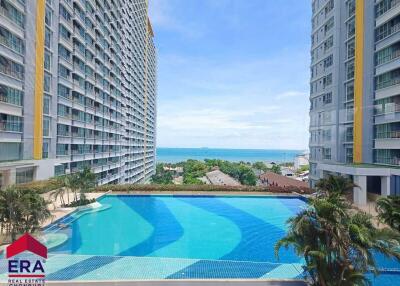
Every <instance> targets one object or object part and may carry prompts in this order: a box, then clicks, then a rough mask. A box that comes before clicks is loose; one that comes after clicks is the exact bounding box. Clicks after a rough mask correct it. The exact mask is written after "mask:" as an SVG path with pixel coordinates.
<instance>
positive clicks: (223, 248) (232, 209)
mask: <svg viewBox="0 0 400 286" xmlns="http://www.w3.org/2000/svg"><path fill="white" fill-rule="evenodd" d="M99 202H100V203H101V204H103V205H109V206H111V207H110V208H108V209H105V210H103V211H100V212H92V213H88V214H86V215H83V216H81V217H79V218H78V219H76V220H75V221H73V222H72V223H70V225H69V227H68V228H66V229H59V230H57V232H62V233H65V234H67V235H68V237H69V239H68V240H67V242H66V243H64V244H63V245H62V246H60V247H57V248H55V249H52V250H51V252H53V253H69V254H82V255H106V256H140V257H168V258H185V259H208V260H231V261H252V262H277V261H278V260H277V259H276V257H275V255H274V245H275V243H276V241H277V240H278V239H280V238H281V237H283V236H284V235H285V232H286V224H285V222H286V221H287V219H288V218H289V217H291V216H293V215H294V214H296V213H297V212H298V211H300V210H301V209H302V208H303V207H304V206H305V202H304V201H303V200H301V199H299V198H290V197H223V196H218V197H215V196H131V195H127V196H123V195H111V196H104V197H103V198H101V199H100V200H99ZM66 219H68V218H66ZM51 231H54V230H52V229H51V228H50V229H48V232H51ZM279 262H280V263H298V262H300V259H299V258H298V257H297V256H296V255H295V254H294V253H293V251H291V250H282V251H281V252H280V259H279Z"/></svg>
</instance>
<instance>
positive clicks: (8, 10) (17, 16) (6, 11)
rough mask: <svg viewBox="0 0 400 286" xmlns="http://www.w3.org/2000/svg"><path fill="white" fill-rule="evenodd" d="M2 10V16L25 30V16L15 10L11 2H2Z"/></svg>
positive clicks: (0, 5)
mask: <svg viewBox="0 0 400 286" xmlns="http://www.w3.org/2000/svg"><path fill="white" fill-rule="evenodd" d="M0 9H1V10H2V15H4V16H5V17H7V18H8V19H10V20H11V21H12V22H14V23H15V24H17V25H18V26H20V27H21V28H24V25H25V16H24V15H23V14H22V13H21V12H20V11H19V10H18V9H17V8H15V7H14V6H13V5H12V4H11V3H10V1H9V0H0Z"/></svg>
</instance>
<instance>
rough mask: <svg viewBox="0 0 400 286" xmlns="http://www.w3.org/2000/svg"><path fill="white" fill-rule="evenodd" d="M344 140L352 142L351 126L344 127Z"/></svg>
mask: <svg viewBox="0 0 400 286" xmlns="http://www.w3.org/2000/svg"><path fill="white" fill-rule="evenodd" d="M344 141H345V142H353V126H351V127H347V128H346V133H345V138H344Z"/></svg>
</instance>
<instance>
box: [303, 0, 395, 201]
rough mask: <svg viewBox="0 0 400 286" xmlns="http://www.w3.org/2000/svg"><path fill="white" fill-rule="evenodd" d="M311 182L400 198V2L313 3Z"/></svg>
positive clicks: (359, 196)
mask: <svg viewBox="0 0 400 286" xmlns="http://www.w3.org/2000/svg"><path fill="white" fill-rule="evenodd" d="M312 11H313V17H312V35H311V41H312V48H311V81H310V102H311V108H310V142H309V144H310V146H309V147H310V179H311V180H310V184H311V186H312V187H314V186H315V183H316V181H317V180H318V179H319V178H322V177H324V176H326V175H327V174H332V173H335V174H342V175H347V176H349V177H350V178H352V179H353V180H354V182H355V183H356V184H357V185H358V187H357V188H355V190H354V201H355V203H357V204H360V205H363V204H366V203H367V197H368V195H369V194H371V195H373V194H376V195H389V194H392V195H395V194H400V185H399V182H400V179H399V178H400V177H399V176H400V170H399V167H400V113H399V112H400V108H399V107H400V105H399V104H400V1H398V0H375V1H373V0H346V1H345V0H314V1H312Z"/></svg>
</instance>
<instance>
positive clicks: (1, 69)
mask: <svg viewBox="0 0 400 286" xmlns="http://www.w3.org/2000/svg"><path fill="white" fill-rule="evenodd" d="M0 73H3V74H6V75H8V76H11V77H15V78H17V79H20V80H23V79H24V67H23V66H22V65H20V64H18V63H16V62H14V61H12V60H10V59H9V58H6V57H3V56H2V55H0Z"/></svg>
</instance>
